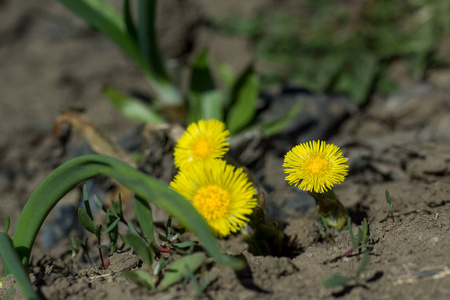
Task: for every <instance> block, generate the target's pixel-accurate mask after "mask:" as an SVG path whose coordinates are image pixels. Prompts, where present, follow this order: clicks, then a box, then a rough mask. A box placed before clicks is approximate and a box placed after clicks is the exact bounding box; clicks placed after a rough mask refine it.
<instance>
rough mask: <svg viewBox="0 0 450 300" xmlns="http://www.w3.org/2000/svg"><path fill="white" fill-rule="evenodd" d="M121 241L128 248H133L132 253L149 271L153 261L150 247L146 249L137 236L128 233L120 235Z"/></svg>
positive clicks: (153, 255) (153, 257) (153, 256)
mask: <svg viewBox="0 0 450 300" xmlns="http://www.w3.org/2000/svg"><path fill="white" fill-rule="evenodd" d="M120 238H121V239H122V241H124V242H125V243H126V244H127V245H128V246H131V247H133V249H134V251H136V253H137V254H138V255H139V257H140V258H141V259H142V261H143V262H144V263H145V264H146V265H147V266H148V267H149V268H150V269H151V268H152V263H153V261H154V260H155V254H154V252H153V250H152V249H151V248H150V247H147V244H146V243H145V241H144V240H143V239H142V238H141V237H140V236H138V235H135V234H132V233H129V234H123V235H120Z"/></svg>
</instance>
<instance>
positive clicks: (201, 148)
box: [192, 137, 212, 160]
mask: <svg viewBox="0 0 450 300" xmlns="http://www.w3.org/2000/svg"><path fill="white" fill-rule="evenodd" d="M211 152H212V148H211V143H210V141H209V140H208V139H207V138H206V137H201V138H200V139H199V140H198V141H196V142H195V143H194V145H193V147H192V156H194V158H196V159H200V160H201V159H205V158H207V157H208V156H210V155H211Z"/></svg>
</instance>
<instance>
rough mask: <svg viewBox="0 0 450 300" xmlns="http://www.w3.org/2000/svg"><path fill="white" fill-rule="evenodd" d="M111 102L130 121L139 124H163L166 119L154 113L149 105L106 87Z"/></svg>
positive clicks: (105, 90) (106, 93) (105, 92)
mask: <svg viewBox="0 0 450 300" xmlns="http://www.w3.org/2000/svg"><path fill="white" fill-rule="evenodd" d="M103 92H104V94H105V95H106V96H107V97H108V99H109V101H111V103H112V104H113V105H114V106H115V107H116V108H117V109H118V110H119V111H120V112H121V113H122V114H123V115H124V116H125V117H127V118H128V119H130V120H131V121H134V122H139V123H150V124H162V123H164V119H163V118H161V117H160V116H159V115H158V113H156V112H154V111H152V110H151V109H150V107H149V106H148V105H145V104H144V103H142V102H141V101H139V100H137V99H134V98H132V97H129V96H126V95H124V94H122V93H120V92H119V91H117V90H115V89H113V88H110V87H106V88H105V89H104V90H103Z"/></svg>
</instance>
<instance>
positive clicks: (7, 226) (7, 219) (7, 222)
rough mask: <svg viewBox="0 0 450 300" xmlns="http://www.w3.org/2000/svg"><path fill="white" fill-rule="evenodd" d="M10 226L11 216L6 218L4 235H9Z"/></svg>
mask: <svg viewBox="0 0 450 300" xmlns="http://www.w3.org/2000/svg"><path fill="white" fill-rule="evenodd" d="M10 224H11V219H10V218H9V216H6V218H5V227H4V228H3V232H4V233H6V234H7V233H8V231H9V226H10Z"/></svg>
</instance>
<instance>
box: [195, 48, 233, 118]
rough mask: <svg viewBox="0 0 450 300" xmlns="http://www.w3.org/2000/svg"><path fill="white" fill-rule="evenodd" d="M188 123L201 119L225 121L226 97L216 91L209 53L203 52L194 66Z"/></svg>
mask: <svg viewBox="0 0 450 300" xmlns="http://www.w3.org/2000/svg"><path fill="white" fill-rule="evenodd" d="M188 99H189V116H188V121H189V123H191V122H197V121H198V120H200V119H203V120H208V119H217V120H222V119H223V110H224V103H225V97H224V95H223V93H221V92H220V91H218V90H216V89H215V84H214V79H213V77H212V75H211V71H210V70H209V66H208V52H207V51H202V52H201V53H200V54H199V55H198V56H197V58H196V59H195V61H194V64H193V66H192V73H191V79H190V83H189V97H188Z"/></svg>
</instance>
